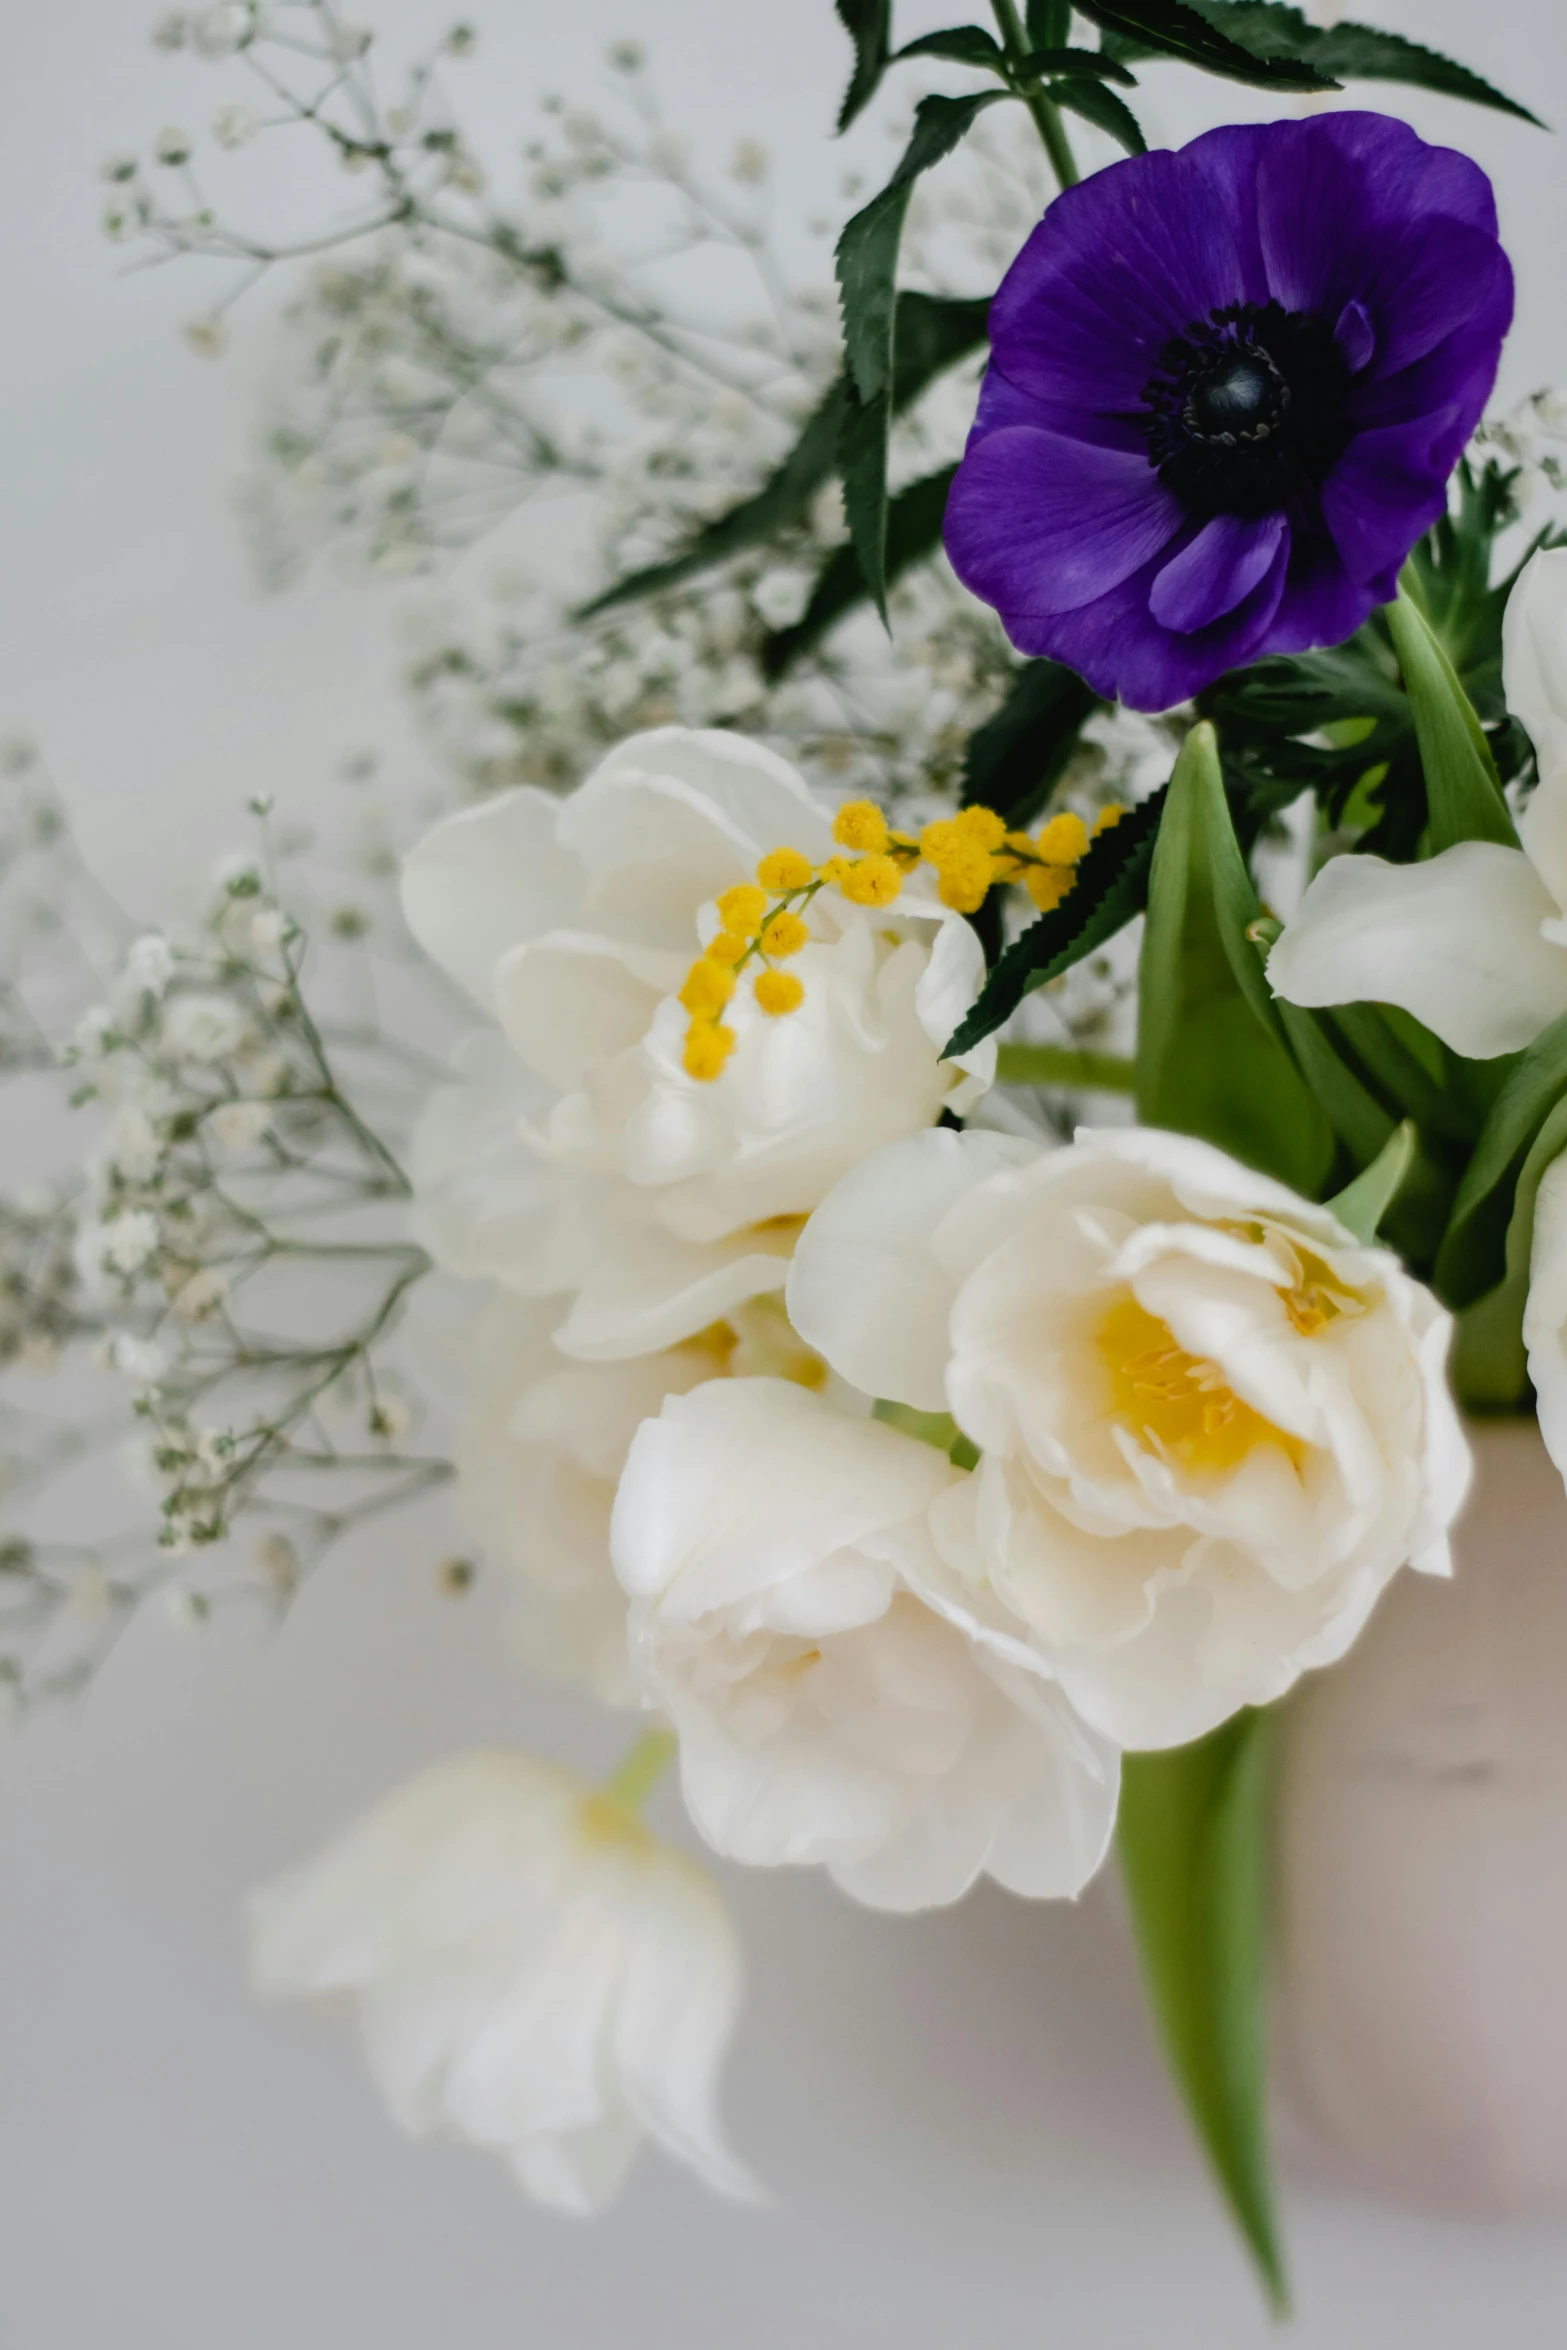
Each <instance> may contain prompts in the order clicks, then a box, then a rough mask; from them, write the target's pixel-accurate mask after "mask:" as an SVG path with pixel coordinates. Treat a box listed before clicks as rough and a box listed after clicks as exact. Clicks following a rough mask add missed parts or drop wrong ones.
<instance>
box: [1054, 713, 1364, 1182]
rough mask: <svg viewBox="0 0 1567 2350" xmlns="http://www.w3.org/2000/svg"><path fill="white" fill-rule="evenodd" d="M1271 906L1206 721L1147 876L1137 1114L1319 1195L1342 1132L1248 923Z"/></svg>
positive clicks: (1190, 747)
mask: <svg viewBox="0 0 1567 2350" xmlns="http://www.w3.org/2000/svg"><path fill="white" fill-rule="evenodd" d="M1068 902H1070V901H1068ZM1259 912H1260V908H1259V907H1258V904H1257V893H1256V891H1255V889H1254V888H1253V887H1252V881H1251V875H1250V874H1249V873H1248V872H1247V870H1246V860H1245V858H1244V857H1243V856H1242V855H1241V851H1240V844H1239V843H1238V842H1237V840H1236V838H1235V827H1234V824H1233V822H1232V820H1231V817H1230V811H1229V804H1228V802H1227V801H1226V799H1225V796H1224V782H1223V777H1222V775H1221V773H1220V770H1219V752H1218V744H1217V742H1216V740H1215V738H1214V732H1213V728H1212V727H1211V726H1209V725H1208V724H1206V722H1199V723H1198V724H1197V725H1196V726H1194V727H1193V728H1192V730H1191V733H1190V734H1189V735H1188V736H1187V738H1186V741H1185V744H1184V745H1183V747H1182V750H1181V755H1180V757H1179V759H1178V760H1177V761H1176V765H1175V773H1174V774H1173V775H1172V776H1171V778H1170V794H1169V799H1168V801H1167V802H1166V804H1165V810H1164V816H1163V820H1162V821H1161V823H1160V826H1159V836H1158V839H1157V841H1156V843H1155V845H1154V853H1153V866H1152V870H1151V873H1150V876H1149V884H1148V923H1147V928H1146V929H1145V931H1144V934H1143V949H1142V955H1141V957H1140V960H1139V964H1138V998H1137V1000H1138V1019H1137V1114H1138V1117H1139V1119H1140V1120H1141V1122H1142V1124H1143V1125H1145V1126H1167V1127H1172V1128H1174V1130H1175V1131H1176V1132H1177V1133H1180V1134H1195V1135H1199V1136H1201V1137H1202V1139H1203V1140H1204V1141H1206V1142H1212V1143H1217V1144H1218V1146H1219V1147H1220V1149H1221V1150H1227V1151H1229V1152H1231V1153H1232V1155H1233V1156H1234V1157H1236V1158H1238V1159H1240V1160H1242V1161H1243V1162H1244V1163H1245V1164H1246V1165H1247V1166H1250V1167H1256V1168H1259V1169H1260V1170H1261V1171H1262V1172H1263V1173H1265V1174H1269V1175H1276V1176H1278V1177H1280V1178H1281V1180H1282V1181H1284V1182H1286V1183H1288V1184H1291V1185H1292V1186H1293V1187H1294V1189H1295V1190H1296V1191H1301V1192H1304V1193H1305V1194H1306V1196H1307V1197H1308V1198H1310V1199H1315V1198H1317V1197H1318V1196H1319V1194H1320V1191H1321V1186H1322V1184H1323V1182H1324V1180H1325V1179H1326V1176H1327V1173H1328V1170H1329V1168H1330V1166H1331V1165H1332V1161H1333V1150H1334V1145H1333V1133H1332V1129H1331V1127H1330V1126H1329V1124H1328V1121H1327V1118H1326V1117H1325V1115H1324V1113H1323V1111H1322V1108H1321V1106H1320V1104H1319V1103H1317V1102H1316V1101H1315V1100H1314V1099H1313V1098H1312V1095H1311V1093H1310V1091H1309V1090H1308V1088H1307V1086H1306V1084H1305V1082H1304V1080H1303V1079H1302V1077H1301V1075H1300V1072H1299V1070H1298V1069H1297V1068H1296V1066H1295V1064H1294V1062H1293V1060H1292V1059H1291V1057H1290V1054H1289V1049H1288V1046H1287V1045H1286V1043H1285V1037H1284V1028H1283V1023H1282V1021H1281V1019H1280V1016H1279V1012H1278V1008H1277V1005H1276V1004H1275V1002H1274V998H1273V993H1272V990H1271V989H1270V988H1269V986H1268V982H1267V980H1266V978H1265V976H1264V974H1263V969H1262V965H1261V962H1260V960H1259V958H1258V956H1257V953H1256V950H1255V948H1254V946H1253V944H1252V942H1251V940H1250V938H1249V937H1248V935H1247V933H1248V931H1249V930H1250V927H1251V925H1252V924H1253V923H1254V922H1255V921H1256V920H1257V917H1258V914H1259Z"/></svg>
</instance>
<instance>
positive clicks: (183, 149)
mask: <svg viewBox="0 0 1567 2350" xmlns="http://www.w3.org/2000/svg"><path fill="white" fill-rule="evenodd" d="M191 147H192V141H191V135H190V133H189V131H182V130H181V129H180V128H179V126H178V124H176V123H171V124H169V126H168V128H167V129H166V130H161V131H159V133H158V135H157V137H156V139H154V141H153V143H152V152H153V156H154V158H155V159H156V161H157V162H159V163H162V164H165V165H166V166H168V167H169V168H170V169H173V168H174V167H175V166H176V165H178V164H181V163H189V161H190V158H191Z"/></svg>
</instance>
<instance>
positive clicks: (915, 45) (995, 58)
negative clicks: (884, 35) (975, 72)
mask: <svg viewBox="0 0 1567 2350" xmlns="http://www.w3.org/2000/svg"><path fill="white" fill-rule="evenodd" d="M897 54H898V56H899V57H900V58H902V57H950V58H951V59H952V62H953V63H954V65H979V66H986V67H988V68H989V70H990V71H991V72H992V73H1002V72H1004V71H1005V69H1006V52H1005V50H1004V49H1003V48H1002V46H1001V44H1000V42H999V41H998V40H997V39H996V37H995V35H994V33H987V32H985V31H984V30H983V29H982V28H981V27H980V26H979V25H977V24H962V25H954V26H953V27H952V29H951V30H950V31H949V32H945V33H921V35H920V37H919V39H918V40H917V41H908V42H905V44H904V46H903V47H902V48H901V49H900V50H899V51H898V52H897Z"/></svg>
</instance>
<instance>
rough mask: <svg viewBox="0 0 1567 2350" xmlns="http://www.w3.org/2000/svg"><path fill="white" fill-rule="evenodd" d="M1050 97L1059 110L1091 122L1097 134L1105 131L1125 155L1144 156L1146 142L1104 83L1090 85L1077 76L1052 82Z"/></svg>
mask: <svg viewBox="0 0 1567 2350" xmlns="http://www.w3.org/2000/svg"><path fill="white" fill-rule="evenodd" d="M1050 95H1051V97H1052V98H1053V99H1054V100H1055V102H1056V104H1057V105H1058V106H1065V107H1068V108H1070V110H1071V112H1072V113H1073V114H1080V115H1081V116H1082V118H1083V120H1084V121H1085V122H1091V123H1092V124H1093V125H1094V128H1095V129H1096V130H1101V131H1108V133H1109V134H1110V137H1111V138H1112V139H1114V140H1116V142H1117V143H1118V144H1119V145H1120V146H1122V147H1124V148H1125V149H1126V152H1127V153H1128V155H1146V154H1147V152H1148V141H1147V140H1146V139H1145V138H1144V137H1143V133H1142V126H1141V124H1140V123H1139V122H1138V119H1137V117H1136V115H1135V114H1134V113H1133V112H1132V110H1131V108H1130V106H1128V105H1127V103H1126V100H1125V99H1124V98H1118V97H1117V96H1116V94H1115V92H1114V90H1107V89H1106V88H1105V86H1104V83H1103V82H1091V81H1088V80H1087V79H1086V78H1085V77H1084V76H1082V75H1080V74H1073V75H1071V76H1070V77H1069V78H1068V79H1067V80H1065V81H1060V82H1052V83H1051V85H1050Z"/></svg>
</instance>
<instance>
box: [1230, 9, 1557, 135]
mask: <svg viewBox="0 0 1567 2350" xmlns="http://www.w3.org/2000/svg"><path fill="white" fill-rule="evenodd" d="M1192 5H1193V6H1194V7H1195V8H1197V9H1198V10H1199V11H1200V13H1201V14H1202V15H1203V16H1205V17H1206V18H1207V19H1208V22H1209V23H1210V24H1211V25H1213V26H1215V27H1216V29H1217V30H1218V31H1219V32H1221V33H1227V34H1228V35H1229V37H1230V39H1231V40H1232V41H1238V42H1239V43H1240V44H1241V46H1242V48H1245V49H1250V50H1251V52H1252V54H1253V55H1254V56H1257V57H1302V58H1306V59H1307V60H1309V62H1310V63H1311V64H1312V65H1314V66H1315V67H1316V69H1317V71H1318V72H1319V73H1331V74H1336V75H1338V77H1339V78H1340V80H1342V81H1346V82H1356V81H1359V82H1402V83H1404V84H1405V85H1406V86H1407V87H1409V88H1412V89H1419V90H1439V91H1440V92H1441V93H1442V95H1443V96H1444V97H1446V98H1465V99H1467V100H1468V101H1469V102H1470V104H1471V105H1475V106H1494V107H1496V108H1497V109H1498V110H1499V111H1500V112H1501V113H1503V114H1512V115H1516V116H1517V117H1518V118H1519V120H1520V121H1523V122H1532V123H1534V124H1535V125H1536V127H1537V128H1541V129H1543V127H1544V125H1543V124H1541V123H1540V122H1539V118H1538V116H1536V115H1533V114H1531V113H1530V112H1529V110H1528V108H1527V107H1526V106H1519V105H1518V104H1516V103H1515V101H1514V100H1513V99H1511V98H1507V97H1504V96H1503V94H1502V92H1501V91H1500V90H1497V89H1493V88H1492V86H1491V84H1490V83H1489V82H1487V81H1482V80H1481V78H1480V76H1479V75H1478V74H1477V73H1471V72H1470V70H1469V68H1468V67H1467V66H1464V65H1456V64H1455V63H1454V62H1453V60H1452V59H1451V58H1450V57H1443V56H1442V55H1440V53H1439V52H1438V51H1437V50H1435V49H1426V48H1423V47H1422V46H1421V44H1420V43H1419V42H1418V41H1408V40H1406V39H1405V38H1404V36H1403V34H1402V33H1384V32H1379V31H1378V30H1377V29H1376V28H1375V27H1374V26H1372V25H1364V24H1337V25H1332V26H1330V27H1327V28H1324V27H1323V26H1321V25H1316V24H1313V23H1312V22H1311V20H1310V18H1309V17H1307V16H1304V15H1303V14H1302V13H1301V11H1300V10H1299V9H1298V8H1286V7H1280V6H1278V5H1276V4H1275V0H1192Z"/></svg>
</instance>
